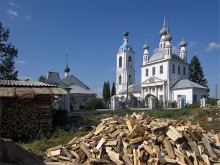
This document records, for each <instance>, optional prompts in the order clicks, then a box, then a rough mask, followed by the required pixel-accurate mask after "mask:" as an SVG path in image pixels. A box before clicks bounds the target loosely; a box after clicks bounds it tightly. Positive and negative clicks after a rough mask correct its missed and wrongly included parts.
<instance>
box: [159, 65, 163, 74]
mask: <svg viewBox="0 0 220 165" xmlns="http://www.w3.org/2000/svg"><path fill="white" fill-rule="evenodd" d="M160 74H163V65H160Z"/></svg>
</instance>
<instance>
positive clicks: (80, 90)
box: [69, 85, 96, 95]
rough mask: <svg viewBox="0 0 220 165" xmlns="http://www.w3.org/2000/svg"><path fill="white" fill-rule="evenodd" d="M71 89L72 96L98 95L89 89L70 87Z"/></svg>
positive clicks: (76, 86)
mask: <svg viewBox="0 0 220 165" xmlns="http://www.w3.org/2000/svg"><path fill="white" fill-rule="evenodd" d="M69 88H71V90H70V94H94V95H96V93H93V92H92V91H90V90H89V89H85V88H82V87H80V86H78V85H70V86H69Z"/></svg>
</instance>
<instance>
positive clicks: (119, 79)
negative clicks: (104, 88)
mask: <svg viewBox="0 0 220 165" xmlns="http://www.w3.org/2000/svg"><path fill="white" fill-rule="evenodd" d="M118 84H119V85H121V75H119V77H118Z"/></svg>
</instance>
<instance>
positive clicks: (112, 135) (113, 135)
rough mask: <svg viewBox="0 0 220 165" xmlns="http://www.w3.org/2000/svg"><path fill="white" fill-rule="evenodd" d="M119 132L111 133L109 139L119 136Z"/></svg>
mask: <svg viewBox="0 0 220 165" xmlns="http://www.w3.org/2000/svg"><path fill="white" fill-rule="evenodd" d="M120 132H121V131H120V130H118V129H117V130H116V131H114V132H113V133H111V134H110V135H109V136H110V137H111V138H114V137H115V136H117V135H118V134H120Z"/></svg>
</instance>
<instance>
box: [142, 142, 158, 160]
mask: <svg viewBox="0 0 220 165" xmlns="http://www.w3.org/2000/svg"><path fill="white" fill-rule="evenodd" d="M144 149H145V150H146V151H147V152H148V153H149V154H150V155H151V156H152V157H155V156H156V153H155V152H154V151H153V150H152V149H151V148H150V147H149V146H148V145H144Z"/></svg>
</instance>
